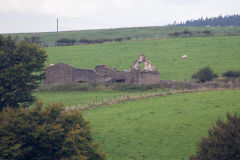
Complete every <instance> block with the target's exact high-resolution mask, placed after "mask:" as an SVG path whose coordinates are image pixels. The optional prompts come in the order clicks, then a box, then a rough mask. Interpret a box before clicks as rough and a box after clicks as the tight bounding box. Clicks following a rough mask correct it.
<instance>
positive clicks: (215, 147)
mask: <svg viewBox="0 0 240 160" xmlns="http://www.w3.org/2000/svg"><path fill="white" fill-rule="evenodd" d="M198 147H199V149H198V150H197V154H196V155H194V156H190V160H238V159H240V116H237V115H236V114H235V115H234V116H231V115H230V114H227V122H224V121H222V120H218V121H217V123H216V125H215V126H213V128H211V129H210V130H209V131H208V137H204V138H202V140H201V142H200V143H199V144H198Z"/></svg>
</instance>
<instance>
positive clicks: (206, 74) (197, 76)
mask: <svg viewBox="0 0 240 160" xmlns="http://www.w3.org/2000/svg"><path fill="white" fill-rule="evenodd" d="M217 77H218V75H217V74H216V73H213V71H212V69H211V68H210V67H209V66H207V67H204V68H202V69H200V70H199V71H198V72H197V73H194V74H193V75H192V78H193V79H194V80H196V81H197V82H202V83H204V82H206V81H211V80H212V79H214V78H217Z"/></svg>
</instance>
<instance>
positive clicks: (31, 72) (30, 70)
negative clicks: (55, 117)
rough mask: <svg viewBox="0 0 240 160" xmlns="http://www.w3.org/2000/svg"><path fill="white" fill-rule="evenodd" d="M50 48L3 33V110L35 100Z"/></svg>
mask: <svg viewBox="0 0 240 160" xmlns="http://www.w3.org/2000/svg"><path fill="white" fill-rule="evenodd" d="M46 59H47V54H46V51H45V50H44V49H43V48H39V47H38V46H37V45H36V44H35V43H27V42H26V41H22V42H19V43H16V41H15V40H14V39H12V38H11V37H10V36H8V37H3V36H1V35H0V110H1V109H2V108H3V107H6V106H11V107H19V105H20V104H23V105H27V104H31V103H33V101H34V97H33V96H32V92H33V90H34V89H36V88H37V87H38V85H39V83H41V80H42V79H43V78H44V72H43V70H44V65H45V61H46Z"/></svg>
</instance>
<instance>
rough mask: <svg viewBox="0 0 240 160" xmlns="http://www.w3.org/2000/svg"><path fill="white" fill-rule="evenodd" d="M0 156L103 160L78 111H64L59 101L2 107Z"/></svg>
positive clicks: (23, 159)
mask: <svg viewBox="0 0 240 160" xmlns="http://www.w3.org/2000/svg"><path fill="white" fill-rule="evenodd" d="M0 122H1V123H0V159H9V160H26V159H29V160H50V159H51V160H69V159H70V160H71V159H72V160H103V159H105V157H106V155H105V154H104V153H103V151H102V150H101V149H99V144H96V143H93V139H92V133H91V130H90V128H89V122H87V121H85V120H84V119H83V116H82V113H81V112H80V111H74V112H71V113H65V112H64V108H63V106H62V105H61V104H59V103H56V104H52V105H48V106H45V107H43V105H42V103H38V104H36V105H35V106H34V107H32V108H30V109H27V108H23V107H18V108H11V107H5V108H3V110H2V112H0Z"/></svg>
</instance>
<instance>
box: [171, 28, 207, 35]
mask: <svg viewBox="0 0 240 160" xmlns="http://www.w3.org/2000/svg"><path fill="white" fill-rule="evenodd" d="M193 35H195V36H209V35H211V31H210V30H204V31H196V32H191V31H189V30H187V29H186V30H184V31H182V32H173V33H170V34H169V36H170V37H188V36H193Z"/></svg>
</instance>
